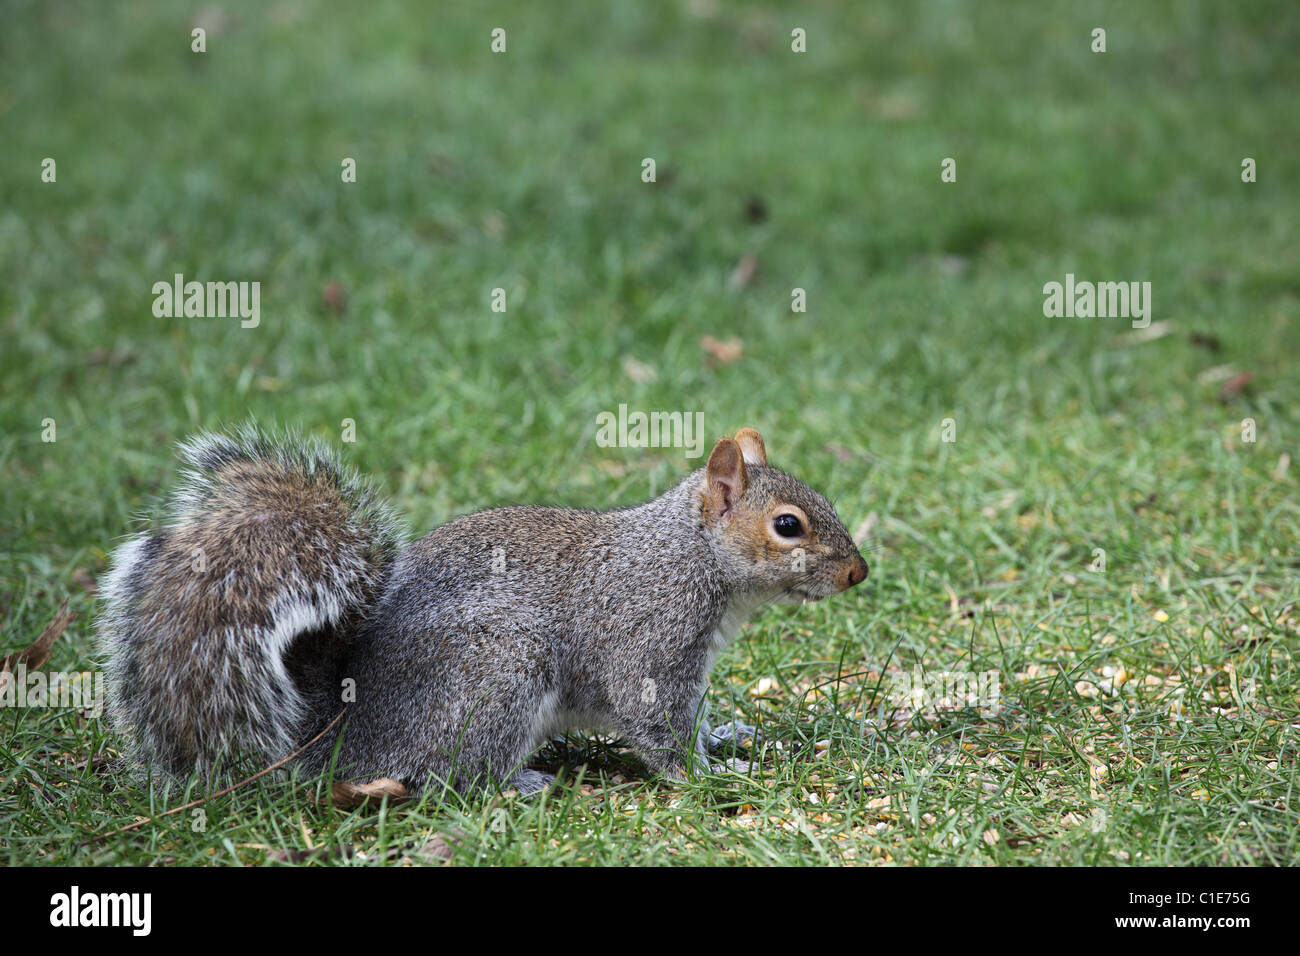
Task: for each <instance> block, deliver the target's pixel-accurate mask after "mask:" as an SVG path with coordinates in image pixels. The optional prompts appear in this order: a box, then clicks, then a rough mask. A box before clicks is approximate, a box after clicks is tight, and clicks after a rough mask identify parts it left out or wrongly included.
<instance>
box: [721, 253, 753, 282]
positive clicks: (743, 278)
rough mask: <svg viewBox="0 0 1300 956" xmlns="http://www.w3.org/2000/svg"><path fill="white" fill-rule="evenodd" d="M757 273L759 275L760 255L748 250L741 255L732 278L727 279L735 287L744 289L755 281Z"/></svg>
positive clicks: (733, 270)
mask: <svg viewBox="0 0 1300 956" xmlns="http://www.w3.org/2000/svg"><path fill="white" fill-rule="evenodd" d="M756 275H758V256H756V255H754V254H753V253H750V252H747V253H745V254H744V255H743V256H741V257H740V261H739V262H737V263H736V268H734V269H732V270H731V278H729V279H728V280H727V285H729V286H731V288H733V289H743V288H744V287H745V286H747V285H749V284H750V283H751V282H753V281H754V277H755V276H756Z"/></svg>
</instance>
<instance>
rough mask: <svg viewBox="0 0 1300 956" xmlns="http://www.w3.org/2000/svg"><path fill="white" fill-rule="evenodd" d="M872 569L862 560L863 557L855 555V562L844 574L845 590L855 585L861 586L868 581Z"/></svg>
mask: <svg viewBox="0 0 1300 956" xmlns="http://www.w3.org/2000/svg"><path fill="white" fill-rule="evenodd" d="M870 570H871V569H870V568H868V567H867V562H866V561H864V560H863V559H862V555H860V554H858V555H854V561H853V563H852V564H851V565H849V569H848V570H847V571H846V572H845V573H844V588H843V590H846V591H847V590H848V589H849V588H851V587H853V586H854V585H855V584H861V583H862V582H863V581H865V580H866V579H867V574H868V572H869V571H870Z"/></svg>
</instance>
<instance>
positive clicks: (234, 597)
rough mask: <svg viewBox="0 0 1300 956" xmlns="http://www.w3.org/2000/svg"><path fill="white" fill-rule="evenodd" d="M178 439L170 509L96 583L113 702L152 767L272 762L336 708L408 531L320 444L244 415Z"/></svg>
mask: <svg viewBox="0 0 1300 956" xmlns="http://www.w3.org/2000/svg"><path fill="white" fill-rule="evenodd" d="M180 450H181V457H182V459H183V461H184V462H185V464H186V465H187V466H188V468H187V471H186V474H185V481H184V483H183V484H182V487H181V488H180V490H179V491H178V492H177V493H176V494H175V495H174V496H173V497H172V499H171V507H170V514H169V516H168V518H167V520H165V522H164V523H163V524H162V526H161V527H159V528H158V529H157V530H156V531H153V532H152V533H146V534H143V535H140V536H138V537H135V538H133V539H131V540H129V541H127V542H126V543H125V544H123V545H122V546H121V547H120V548H118V550H117V551H116V553H115V554H114V555H113V561H112V570H111V572H110V574H109V576H108V578H107V581H106V583H105V586H104V594H103V597H104V605H103V616H102V618H101V622H100V639H101V648H102V651H103V654H104V656H105V670H106V676H107V680H108V697H109V700H108V714H109V717H110V720H111V721H112V723H113V724H114V725H115V727H116V728H117V729H119V730H120V731H122V732H124V733H125V734H126V736H127V737H128V739H129V740H130V741H131V742H132V745H133V749H134V751H135V753H134V754H133V755H132V756H133V757H134V758H135V759H137V760H140V761H142V762H145V763H147V764H149V765H150V766H152V768H153V769H154V770H156V771H162V772H164V773H166V774H185V773H188V772H189V771H191V770H193V769H195V768H198V769H200V770H203V771H208V770H210V769H212V768H213V767H214V766H215V765H216V764H217V763H218V762H219V761H220V762H224V763H225V764H226V765H227V766H229V765H230V764H231V763H233V762H238V761H241V760H248V761H254V762H257V763H260V764H262V765H265V764H266V763H267V762H269V761H273V760H276V759H279V758H280V757H283V756H285V755H287V754H288V753H290V752H292V751H293V750H294V749H295V748H296V747H297V746H300V745H301V744H303V743H305V742H306V740H307V739H308V738H309V737H310V736H311V735H312V734H314V733H316V732H318V731H319V730H320V729H321V728H323V727H324V726H325V725H326V724H327V723H328V722H329V720H331V719H332V718H333V716H334V715H335V713H336V712H337V710H338V709H339V708H340V707H341V703H340V689H339V684H338V677H339V669H340V667H341V665H342V660H343V656H344V653H345V651H346V649H347V646H348V643H349V642H350V641H351V639H352V636H353V634H354V633H355V631H356V629H357V628H358V626H359V625H360V623H361V621H362V619H363V618H364V615H365V613H366V610H367V608H368V607H369V606H370V605H371V603H372V602H373V600H374V598H375V596H376V595H377V593H378V592H379V590H380V589H381V588H382V586H383V582H384V579H385V576H386V573H387V569H388V567H389V565H390V563H391V562H392V560H393V557H394V555H395V554H396V553H397V551H398V549H399V548H400V547H401V545H402V543H403V535H402V532H401V531H400V527H399V524H398V522H397V520H396V519H395V517H394V516H393V514H392V512H391V511H390V510H389V508H388V507H387V506H386V505H385V504H384V503H383V502H382V501H381V500H380V499H379V498H378V496H377V495H376V494H375V492H374V491H373V490H372V489H371V487H370V486H369V485H368V484H367V483H365V482H364V481H362V480H361V479H359V478H358V477H357V475H356V474H355V473H354V472H352V471H351V470H350V469H347V468H345V467H343V466H342V465H341V464H340V463H339V461H338V459H337V458H336V457H335V455H334V454H333V453H332V452H331V451H330V450H329V449H328V448H327V447H326V446H325V445H323V444H320V443H316V442H312V441H303V440H300V439H297V438H294V437H292V436H284V435H279V436H270V435H266V434H264V433H263V432H261V431H259V430H258V429H257V428H256V427H255V426H245V427H244V428H242V429H240V430H239V431H237V432H236V433H235V434H234V435H229V436H228V435H214V434H209V435H200V436H198V437H196V438H193V439H191V440H189V441H188V442H185V443H183V444H182V445H181V446H180Z"/></svg>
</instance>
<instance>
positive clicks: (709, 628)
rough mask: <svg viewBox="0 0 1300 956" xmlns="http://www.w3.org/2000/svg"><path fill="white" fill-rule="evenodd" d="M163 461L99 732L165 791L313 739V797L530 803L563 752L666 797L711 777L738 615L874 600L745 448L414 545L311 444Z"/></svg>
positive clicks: (824, 533)
mask: <svg viewBox="0 0 1300 956" xmlns="http://www.w3.org/2000/svg"><path fill="white" fill-rule="evenodd" d="M180 448H181V455H182V458H183V460H184V461H185V463H186V464H187V466H188V471H187V473H186V475H185V481H184V484H183V486H182V487H181V489H180V490H179V491H178V492H177V493H176V494H175V495H174V496H173V499H172V502H171V509H170V514H169V518H168V519H167V520H165V521H164V522H163V523H162V524H161V526H160V527H158V528H157V529H156V530H154V531H152V532H149V533H145V534H142V535H139V536H137V537H135V538H133V539H130V540H128V541H127V542H126V543H124V544H123V545H121V547H119V548H118V550H117V551H116V552H115V553H114V555H113V559H112V566H111V570H110V571H109V573H108V575H107V578H106V580H105V582H104V586H103V598H104V604H103V611H102V614H101V618H100V624H99V633H100V641H101V643H100V646H101V650H102V653H103V656H104V658H105V671H106V677H107V685H108V693H107V697H108V701H107V704H108V706H107V715H108V717H109V720H110V722H111V724H112V726H113V727H114V729H115V730H116V731H118V732H120V733H121V734H123V735H124V736H125V737H126V738H127V740H128V743H129V745H130V750H129V752H130V755H131V757H132V758H133V759H134V760H135V761H137V762H139V763H142V764H144V765H145V766H146V767H147V768H149V769H150V771H151V772H152V774H153V775H155V777H160V778H161V779H175V778H176V777H183V776H185V775H188V774H190V773H192V772H194V771H196V770H197V771H199V772H200V773H201V774H205V775H211V774H215V773H219V772H221V771H223V770H229V769H231V768H232V767H233V766H235V765H237V764H239V763H240V762H244V761H247V762H249V763H253V764H261V765H263V766H265V765H267V764H269V763H271V762H272V761H276V760H278V759H280V758H282V757H284V756H286V755H288V754H291V753H294V752H295V750H297V749H300V748H302V746H303V744H305V743H306V742H307V741H309V740H311V739H312V738H313V737H315V736H317V735H319V734H322V731H325V730H328V731H329V732H327V733H324V734H323V736H322V737H321V739H320V740H319V742H318V743H317V744H315V745H313V746H312V747H308V748H306V749H305V750H303V752H302V753H301V754H300V755H299V756H298V757H297V758H296V760H297V763H298V764H299V765H300V766H301V767H302V768H303V769H304V770H306V771H307V772H309V773H313V774H319V773H321V772H323V771H324V770H325V769H327V768H328V767H329V766H330V765H331V763H332V762H334V761H335V760H336V761H337V762H336V763H334V766H335V772H336V774H337V775H339V776H340V777H341V778H343V779H349V780H361V779H364V780H369V779H373V778H378V777H389V778H393V779H396V780H399V781H401V782H402V783H403V784H405V785H406V786H407V787H408V788H409V789H410V790H412V791H414V792H417V793H420V792H426V791H430V790H437V789H439V788H441V787H444V786H450V787H452V788H454V789H456V790H458V791H461V792H467V791H470V790H472V789H475V788H478V787H484V786H491V785H497V786H512V787H515V788H518V789H519V790H521V791H525V792H530V791H534V790H537V789H540V788H541V787H544V786H546V785H547V784H548V783H550V781H551V777H550V776H549V775H546V774H542V773H540V772H538V771H535V770H528V769H525V768H524V763H525V761H526V760H527V758H528V757H529V756H530V754H532V753H533V752H534V750H535V749H537V748H538V747H539V746H540V745H541V744H542V743H544V742H545V741H546V740H547V739H548V738H549V737H550V736H551V735H553V734H555V733H558V732H560V731H564V730H572V729H584V730H593V731H608V732H612V733H614V734H616V735H618V736H620V737H621V738H622V739H624V740H626V741H627V742H628V743H630V744H631V745H632V746H633V747H634V748H635V749H636V750H637V751H638V752H639V754H640V755H641V757H642V758H643V759H644V761H645V762H646V763H647V765H648V766H649V767H650V768H651V769H652V770H655V771H659V772H662V773H665V774H667V775H669V776H670V777H674V778H684V777H685V776H686V775H687V774H688V773H690V772H694V771H696V770H699V769H702V768H705V767H707V766H708V764H707V760H708V758H707V756H706V754H707V749H708V745H709V743H710V739H711V738H710V729H709V727H708V725H707V722H701V719H700V718H701V717H702V702H703V697H704V693H705V689H706V685H707V679H708V674H709V670H710V667H711V666H712V664H713V660H714V657H715V656H716V655H717V653H718V652H719V651H720V650H721V649H722V648H723V647H724V646H726V644H727V643H728V642H729V641H730V640H731V639H732V638H733V637H734V636H735V635H736V633H737V632H738V631H739V629H740V628H741V627H742V626H743V625H744V623H745V621H746V619H747V618H748V617H749V615H750V614H751V613H752V612H753V611H754V610H755V609H756V608H757V607H759V606H760V605H762V604H764V603H768V602H773V601H780V602H787V603H788V602H796V603H797V602H800V601H804V600H812V601H816V600H820V599H821V598H824V597H827V596H829V595H831V594H835V593H837V592H839V591H843V590H846V589H847V588H850V587H853V586H854V585H856V584H858V583H859V582H861V581H863V580H864V579H865V578H866V576H867V564H866V562H865V561H864V560H863V558H862V555H861V554H860V553H859V552H858V549H857V547H856V546H855V545H854V543H853V540H852V538H851V537H850V536H849V533H848V532H847V531H846V530H845V528H844V525H843V524H842V523H841V522H840V520H839V518H838V517H837V516H836V514H835V510H834V508H833V507H832V506H831V505H830V504H829V503H828V502H827V501H826V499H825V498H823V497H822V496H821V495H819V494H818V493H817V492H815V491H813V490H812V489H811V488H809V487H808V486H806V485H804V484H803V483H802V482H800V481H798V480H797V479H795V478H792V477H791V476H790V475H787V474H785V473H784V472H782V471H778V470H777V469H776V468H773V467H770V466H769V465H768V464H767V453H766V449H765V447H764V443H763V439H762V437H761V436H760V435H759V434H758V432H756V431H754V430H753V429H750V428H746V429H742V430H741V431H740V432H739V433H737V435H736V436H735V438H723V439H722V440H720V441H719V442H718V443H717V444H716V445H715V446H714V448H713V451H712V453H711V454H710V455H709V458H708V464H707V465H706V466H705V467H704V468H701V469H698V470H696V471H694V472H692V473H691V474H689V475H687V476H686V477H685V478H683V479H682V480H681V481H680V482H679V483H678V484H676V485H675V486H674V487H672V488H670V489H669V490H668V491H666V492H664V493H663V494H662V495H660V496H659V497H657V498H654V499H653V500H651V501H648V502H646V503H644V504H641V505H637V506H635V507H629V508H620V509H616V510H613V511H594V510H579V509H574V508H549V507H505V508H494V509H491V510H487V511H480V512H477V513H475V514H469V515H466V516H464V517H461V518H457V519H455V520H453V521H450V522H448V523H447V524H444V525H442V526H440V527H438V528H435V529H434V530H433V531H432V532H430V533H429V534H428V535H427V536H426V537H424V538H422V539H420V540H418V541H415V542H413V543H410V544H406V543H405V541H404V536H403V532H402V530H401V524H400V522H399V521H398V520H397V518H396V516H395V515H394V513H393V511H392V510H391V508H390V507H389V506H388V505H387V504H386V503H384V502H383V501H382V500H381V499H380V497H379V496H378V495H377V494H376V492H375V490H374V489H373V487H372V486H371V485H370V484H369V483H368V482H366V481H364V480H362V479H361V478H359V477H358V476H357V475H356V473H355V472H353V471H352V470H350V469H349V468H346V467H344V466H343V465H342V464H341V463H340V461H339V459H338V458H337V456H336V455H335V454H334V453H333V452H332V450H331V449H330V448H329V447H328V446H326V445H324V444H322V443H320V442H317V441H304V440H301V439H298V438H296V437H293V436H292V435H278V436H277V435H272V434H269V433H266V432H263V431H261V430H259V429H258V428H257V427H256V426H253V425H247V426H244V427H242V428H241V429H239V430H237V431H236V432H235V433H234V434H232V435H220V434H203V435H199V436H198V437H195V438H192V439H190V440H189V441H187V442H183V443H182V444H181V446H180ZM345 703H346V707H345V706H344V705H345ZM341 711H342V713H343V719H342V720H341V721H339V722H338V723H337V724H336V725H335V726H334V727H333V728H331V727H330V725H331V723H332V722H334V720H335V718H336V717H337V716H338V715H339V713H340V712H341ZM340 737H341V739H340Z"/></svg>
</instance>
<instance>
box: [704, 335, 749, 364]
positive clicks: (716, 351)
mask: <svg viewBox="0 0 1300 956" xmlns="http://www.w3.org/2000/svg"><path fill="white" fill-rule="evenodd" d="M700 348H702V349H704V351H706V352H708V353H709V357H710V358H712V359H716V360H717V361H719V362H721V363H722V364H723V365H730V364H731V363H732V362H735V361H738V360H739V359H740V357H741V355H743V354H744V352H745V343H744V342H742V341H741V340H740V339H726V340H725V341H724V340H722V339H715V338H714V337H713V336H712V335H705V336H701V337H700Z"/></svg>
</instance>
